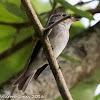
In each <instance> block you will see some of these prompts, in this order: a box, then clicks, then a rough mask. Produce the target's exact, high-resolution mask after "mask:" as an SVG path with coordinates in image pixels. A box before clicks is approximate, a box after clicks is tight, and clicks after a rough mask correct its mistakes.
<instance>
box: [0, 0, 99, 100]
mask: <svg viewBox="0 0 100 100" xmlns="http://www.w3.org/2000/svg"><path fill="white" fill-rule="evenodd" d="M31 3H32V6H33V8H34V9H35V11H36V13H37V15H38V17H39V19H40V21H41V23H42V25H43V26H44V27H45V25H46V24H47V21H48V18H49V17H50V15H51V14H54V13H57V12H66V13H68V14H73V15H74V16H75V17H76V18H79V19H80V21H78V22H75V23H73V24H72V26H71V28H70V40H69V43H68V45H67V46H66V48H65V50H64V51H63V53H62V54H61V55H60V56H59V57H58V59H57V60H58V62H59V65H60V66H61V70H62V72H63V75H64V77H65V80H66V83H67V85H68V88H69V89H70V92H71V95H72V97H73V99H74V100H100V0H31ZM35 36H36V33H35V30H34V28H33V26H32V23H31V22H30V21H29V19H28V17H27V15H26V13H25V9H24V7H23V5H22V4H21V0H0V100H7V99H5V98H1V95H4V94H5V95H33V94H39V95H43V96H44V97H43V99H42V100H62V98H61V96H60V94H59V91H58V89H57V86H56V83H55V80H54V78H53V75H52V73H51V71H50V69H49V68H47V69H46V70H45V71H44V72H43V73H42V74H41V75H40V77H39V79H38V81H36V82H34V81H32V82H31V83H30V85H29V87H28V89H27V90H26V92H25V93H21V92H19V91H18V90H17V89H16V88H12V83H13V82H14V80H15V79H16V78H17V77H18V75H19V74H20V73H21V71H22V69H23V68H24V67H25V65H26V62H27V61H28V58H29V57H30V54H31V51H32V49H33V47H34V43H35V42H36V41H35V39H34V38H35ZM8 100H15V99H9V98H8ZM16 100H19V98H16ZM23 100H24V98H23ZM28 100H36V99H35V98H34V99H32V98H28ZM40 100H41V99H40Z"/></svg>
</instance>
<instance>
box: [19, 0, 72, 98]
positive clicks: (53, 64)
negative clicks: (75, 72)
mask: <svg viewBox="0 0 100 100" xmlns="http://www.w3.org/2000/svg"><path fill="white" fill-rule="evenodd" d="M21 1H22V3H23V5H24V7H25V9H26V12H27V15H28V17H29V18H30V20H31V22H32V24H33V26H34V29H35V31H36V32H37V33H38V35H39V36H43V30H44V28H43V26H42V25H41V23H40V21H39V19H38V17H37V15H36V13H35V11H34V9H33V8H32V5H31V3H30V0H21ZM41 42H42V44H43V49H44V50H45V51H46V56H47V60H48V62H49V64H50V68H51V70H52V72H53V75H54V77H55V80H56V82H57V86H58V89H59V91H60V93H61V95H62V98H63V100H73V99H72V97H71V95H70V92H69V90H68V88H67V85H66V83H65V80H64V77H63V75H62V72H61V70H60V69H59V66H58V63H57V60H56V59H55V57H54V55H53V51H52V48H51V44H50V42H49V39H48V36H47V37H43V38H41Z"/></svg>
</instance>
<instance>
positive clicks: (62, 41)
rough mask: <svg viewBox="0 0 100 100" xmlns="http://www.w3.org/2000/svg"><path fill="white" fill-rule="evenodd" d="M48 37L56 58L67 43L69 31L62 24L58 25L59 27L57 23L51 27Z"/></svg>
mask: <svg viewBox="0 0 100 100" xmlns="http://www.w3.org/2000/svg"><path fill="white" fill-rule="evenodd" d="M49 39H50V43H51V46H52V48H53V52H54V56H55V57H56V58H57V57H58V56H59V55H60V53H61V52H62V51H63V49H64V48H65V47H66V45H67V42H68V40H69V32H68V30H67V28H66V27H65V26H64V25H60V27H59V25H57V26H55V27H54V28H53V29H52V31H51V33H50V35H49Z"/></svg>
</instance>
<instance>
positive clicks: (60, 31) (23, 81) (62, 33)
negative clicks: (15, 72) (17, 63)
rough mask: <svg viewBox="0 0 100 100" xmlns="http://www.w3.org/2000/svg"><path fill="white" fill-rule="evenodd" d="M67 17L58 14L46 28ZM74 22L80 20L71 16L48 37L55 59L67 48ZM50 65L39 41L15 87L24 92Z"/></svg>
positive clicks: (52, 30) (64, 14)
mask: <svg viewBox="0 0 100 100" xmlns="http://www.w3.org/2000/svg"><path fill="white" fill-rule="evenodd" d="M66 16H69V14H66V13H64V12H58V13H56V14H53V15H51V16H50V18H49V20H48V23H47V25H46V27H45V28H47V27H49V26H50V25H52V24H53V23H55V22H57V21H59V20H60V19H62V18H64V17H66ZM74 21H78V19H76V18H74V17H72V16H71V17H70V18H68V19H66V20H64V21H62V22H60V23H59V24H57V25H56V26H54V27H53V28H52V29H51V30H50V33H49V35H48V37H49V40H50V43H51V47H52V50H53V53H54V57H55V58H57V57H58V56H59V55H60V54H61V52H62V51H63V50H64V48H65V47H66V45H67V43H68V40H69V29H70V26H71V24H72V23H73V22H74ZM48 65H49V64H48V61H47V59H46V55H45V50H44V49H43V48H42V45H41V42H40V40H38V41H37V42H36V45H35V47H34V50H33V51H32V54H31V58H30V61H29V63H28V65H27V67H25V69H24V71H23V73H22V74H21V75H20V76H19V77H18V79H17V80H16V81H15V82H14V83H13V86H18V89H19V90H21V91H23V92H24V91H25V90H26V88H27V87H28V84H29V82H30V81H31V80H32V78H33V77H34V79H37V78H38V76H39V75H40V74H41V73H42V71H43V70H44V69H45V68H46V67H47V66H48Z"/></svg>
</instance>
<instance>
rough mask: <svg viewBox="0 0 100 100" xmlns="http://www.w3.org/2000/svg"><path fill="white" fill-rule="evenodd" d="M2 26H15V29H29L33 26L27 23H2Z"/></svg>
mask: <svg viewBox="0 0 100 100" xmlns="http://www.w3.org/2000/svg"><path fill="white" fill-rule="evenodd" d="M0 24H1V25H9V26H13V27H15V28H23V27H29V26H31V25H32V24H31V23H30V22H27V23H7V22H0Z"/></svg>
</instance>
